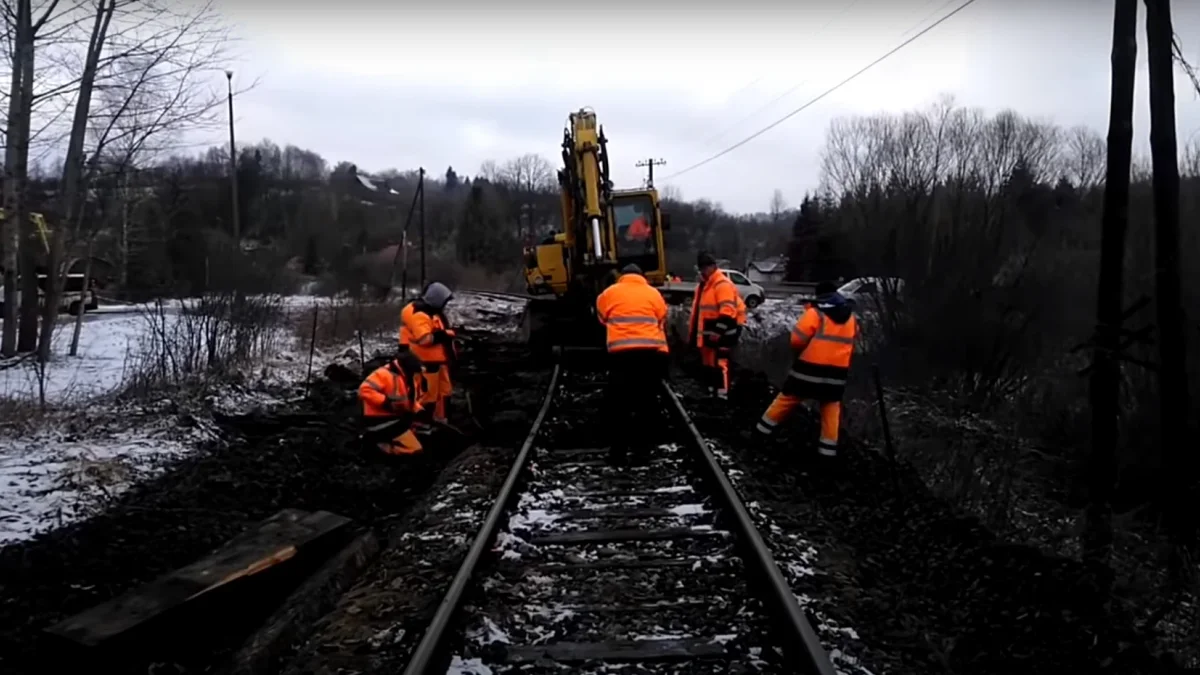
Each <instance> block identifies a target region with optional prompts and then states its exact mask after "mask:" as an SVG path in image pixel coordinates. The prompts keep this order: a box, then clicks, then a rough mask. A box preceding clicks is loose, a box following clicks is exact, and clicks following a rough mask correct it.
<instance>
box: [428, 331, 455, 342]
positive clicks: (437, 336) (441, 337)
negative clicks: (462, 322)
mask: <svg viewBox="0 0 1200 675" xmlns="http://www.w3.org/2000/svg"><path fill="white" fill-rule="evenodd" d="M453 341H454V336H453V335H452V334H450V333H447V332H446V331H444V330H435V331H433V344H435V345H444V346H450V345H451V344H453Z"/></svg>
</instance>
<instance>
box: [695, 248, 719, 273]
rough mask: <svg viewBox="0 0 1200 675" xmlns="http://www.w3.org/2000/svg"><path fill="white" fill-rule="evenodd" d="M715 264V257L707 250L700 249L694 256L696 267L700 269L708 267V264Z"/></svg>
mask: <svg viewBox="0 0 1200 675" xmlns="http://www.w3.org/2000/svg"><path fill="white" fill-rule="evenodd" d="M716 264H717V259H716V258H714V257H713V256H712V254H711V253H709V252H708V251H701V252H700V253H699V254H698V255H697V256H696V267H698V268H700V269H704V268H705V267H708V266H709V265H716Z"/></svg>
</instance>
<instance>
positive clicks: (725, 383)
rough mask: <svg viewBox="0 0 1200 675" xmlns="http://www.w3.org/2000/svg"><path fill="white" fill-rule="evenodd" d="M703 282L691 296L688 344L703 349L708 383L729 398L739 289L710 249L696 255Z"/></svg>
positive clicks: (701, 350)
mask: <svg viewBox="0 0 1200 675" xmlns="http://www.w3.org/2000/svg"><path fill="white" fill-rule="evenodd" d="M696 267H697V268H698V269H699V270H700V283H699V284H697V285H696V293H695V295H694V296H693V297H692V313H691V316H690V317H689V318H688V326H689V329H688V343H689V344H694V345H696V347H697V348H698V349H699V350H700V362H701V364H702V365H703V366H704V370H705V380H706V382H705V384H707V385H708V387H709V389H710V390H712V391H713V392H714V393H715V394H716V396H717V397H718V398H722V399H724V398H729V357H730V355H731V354H732V352H733V347H734V346H735V345H736V344H737V338H738V333H739V332H740V328H739V326H738V301H739V300H740V297H739V296H738V292H737V288H735V287H734V285H733V282H732V281H730V280H729V278H728V277H726V276H725V273H724V272H722V271H721V270H719V269H717V261H716V259H715V258H713V256H712V255H711V254H709V253H707V252H703V251H702V252H701V253H700V254H699V255H698V256H696Z"/></svg>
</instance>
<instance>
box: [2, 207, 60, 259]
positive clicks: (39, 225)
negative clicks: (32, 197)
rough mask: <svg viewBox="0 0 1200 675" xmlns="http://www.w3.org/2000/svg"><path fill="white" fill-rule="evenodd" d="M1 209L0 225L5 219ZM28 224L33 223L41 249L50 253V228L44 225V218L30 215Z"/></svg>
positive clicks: (34, 214)
mask: <svg viewBox="0 0 1200 675" xmlns="http://www.w3.org/2000/svg"><path fill="white" fill-rule="evenodd" d="M7 217H8V216H7V214H6V213H5V211H4V209H3V208H0V223H3V222H4V219H5V218H7ZM29 222H31V223H33V229H34V231H35V232H37V236H38V239H39V240H40V241H41V242H42V247H43V248H45V249H46V253H47V254H49V253H50V226H49V225H47V224H46V217H45V216H43V215H42V214H40V213H36V212H34V213H30V214H29Z"/></svg>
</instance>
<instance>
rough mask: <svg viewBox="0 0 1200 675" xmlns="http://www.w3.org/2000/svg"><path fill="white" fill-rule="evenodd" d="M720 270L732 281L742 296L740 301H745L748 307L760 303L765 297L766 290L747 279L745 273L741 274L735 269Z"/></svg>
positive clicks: (751, 307)
mask: <svg viewBox="0 0 1200 675" xmlns="http://www.w3.org/2000/svg"><path fill="white" fill-rule="evenodd" d="M721 271H722V272H724V273H725V276H726V277H729V280H730V281H732V282H733V285H734V286H737V289H738V293H740V294H741V296H742V302H744V303H746V306H747V307H749V308H750V309H754V308H755V307H758V306H759V305H761V304H762V301H763V299H764V298H766V297H767V292H766V290H764V289H763V287H762V286H759V285H758V284H756V283H754V282H753V281H750V280H749V279H747V278H746V275H745V274H742V273H741V272H738V271H737V270H721Z"/></svg>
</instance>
